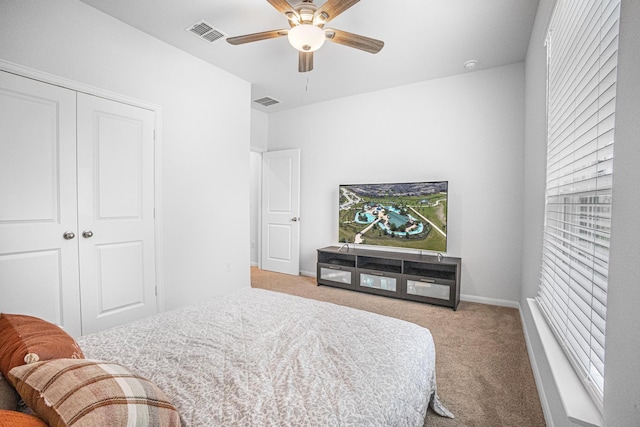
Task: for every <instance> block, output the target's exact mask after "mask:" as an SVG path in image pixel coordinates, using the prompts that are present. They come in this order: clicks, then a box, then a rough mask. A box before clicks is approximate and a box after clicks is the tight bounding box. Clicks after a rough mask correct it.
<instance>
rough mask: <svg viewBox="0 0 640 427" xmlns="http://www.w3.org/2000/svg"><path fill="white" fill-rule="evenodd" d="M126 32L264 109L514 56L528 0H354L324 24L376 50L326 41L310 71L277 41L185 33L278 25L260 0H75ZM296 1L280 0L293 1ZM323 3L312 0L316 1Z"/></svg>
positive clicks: (523, 46) (520, 56)
mask: <svg viewBox="0 0 640 427" xmlns="http://www.w3.org/2000/svg"><path fill="white" fill-rule="evenodd" d="M82 1H83V2H84V3H86V4H88V5H90V6H93V7H95V8H96V9H99V10H101V11H103V12H105V13H107V14H109V15H111V16H113V17H115V18H117V19H119V20H121V21H123V22H125V23H127V24H129V25H131V26H133V27H135V28H138V29H140V30H142V31H144V32H146V33H148V34H150V35H152V36H154V37H156V38H158V39H160V40H163V41H165V42H167V43H169V44H171V45H173V46H175V47H177V48H179V49H182V50H184V51H186V52H188V53H190V54H192V55H194V56H197V57H199V58H201V59H203V60H205V61H207V62H210V63H211V64H213V65H215V66H217V67H219V68H222V69H224V70H226V71H228V72H230V73H232V74H234V75H236V76H238V77H240V78H242V79H244V80H247V81H249V82H251V83H252V90H251V92H252V93H251V96H252V99H253V100H255V99H258V98H261V97H264V96H268V97H271V98H275V99H277V100H278V101H280V103H279V104H276V105H273V106H270V107H263V106H261V105H259V104H256V103H254V102H252V107H253V108H255V109H257V110H260V111H264V112H267V113H270V112H276V111H282V110H284V109H289V108H294V107H299V106H302V105H307V104H312V103H317V102H322V101H326V100H329V99H335V98H340V97H344V96H349V95H355V94H358V93H364V92H371V91H375V90H380V89H386V88H389V87H394V86H400V85H405V84H410V83H415V82H419V81H424V80H429V79H434V78H439V77H444V76H450V75H455V74H461V73H465V72H469V71H467V70H466V69H465V68H464V67H463V64H464V62H465V61H467V60H470V59H475V60H477V61H478V66H477V67H476V70H482V69H486V68H491V67H497V66H501V65H507V64H512V63H515V62H519V61H523V60H524V58H525V54H526V50H527V45H528V43H529V36H530V35H531V29H532V26H533V20H534V17H535V13H536V9H537V7H538V0H402V1H388V0H361V1H360V2H359V3H357V4H355V5H354V6H352V7H351V8H350V9H348V10H347V11H345V12H344V13H343V14H341V15H340V16H338V17H337V18H335V19H334V20H332V21H331V22H330V23H329V24H327V28H336V29H340V30H344V31H348V32H351V33H356V34H360V35H363V36H367V37H372V38H375V39H379V40H383V41H384V42H385V46H384V48H383V49H382V51H380V53H378V54H375V55H373V54H370V53H367V52H363V51H360V50H357V49H353V48H349V47H346V46H342V45H338V44H335V43H331V42H326V43H325V44H324V46H322V47H321V48H320V50H318V51H317V52H315V55H314V69H313V71H311V72H308V73H299V72H298V55H297V51H295V50H294V49H293V48H292V47H291V46H290V45H289V43H288V41H287V38H286V37H280V38H276V39H271V40H263V41H258V42H253V43H249V44H244V45H239V46H233V45H230V44H229V43H227V42H226V41H225V40H224V39H219V40H217V41H215V42H213V43H208V42H205V41H203V40H201V39H199V38H197V37H195V36H194V35H193V34H191V33H189V32H187V31H185V29H186V28H187V27H190V26H191V25H192V24H194V23H196V22H198V21H200V20H205V21H207V22H208V23H210V24H212V25H213V26H214V27H216V28H217V29H219V30H221V31H222V32H224V33H225V34H227V35H229V36H239V35H244V34H248V33H256V32H262V31H268V30H274V29H286V28H288V27H289V26H288V21H287V20H286V18H285V17H284V16H283V15H281V14H280V13H279V12H278V11H277V10H276V9H274V8H273V7H272V6H271V5H270V4H269V3H268V2H267V1H266V0H183V1H177V0H109V1H105V0H82ZM297 1H298V0H289V2H290V3H292V4H296V3H297ZM324 2H325V0H316V1H315V4H316V5H318V6H319V5H321V4H322V3H324Z"/></svg>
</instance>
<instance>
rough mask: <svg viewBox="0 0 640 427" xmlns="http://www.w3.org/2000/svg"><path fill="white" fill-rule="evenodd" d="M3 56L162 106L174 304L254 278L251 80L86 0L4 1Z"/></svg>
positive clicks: (167, 279) (169, 294)
mask: <svg viewBox="0 0 640 427" xmlns="http://www.w3.org/2000/svg"><path fill="white" fill-rule="evenodd" d="M0 58H2V59H4V60H7V61H11V62H14V63H17V64H20V65H24V66H27V67H31V68H34V69H37V70H41V71H45V72H48V73H51V74H54V75H57V76H60V77H64V78H68V79H71V80H74V81H77V82H80V83H84V84H88V85H92V86H95V87H97V88H101V89H104V90H109V91H112V92H116V93H119V94H123V95H126V96H130V97H133V98H138V99H141V100H144V101H147V102H150V103H154V104H157V105H160V106H161V107H162V109H163V120H162V165H161V167H162V194H161V196H162V206H161V208H162V210H161V213H162V225H163V229H162V233H163V238H164V239H163V242H162V247H163V250H164V253H163V258H162V267H163V278H164V297H165V298H164V299H165V301H166V307H167V308H172V307H176V306H181V305H185V304H188V303H190V302H193V301H200V300H202V299H203V298H207V297H210V296H212V295H215V294H219V293H222V292H225V291H228V290H231V289H235V288H238V287H245V286H249V280H250V279H249V250H248V245H247V242H248V241H249V230H248V228H247V227H242V226H240V227H229V226H228V224H220V223H219V222H216V220H217V219H219V218H221V217H229V215H230V210H231V212H233V218H234V219H233V221H234V223H237V224H248V222H249V159H248V156H249V141H250V139H249V138H250V135H249V129H250V85H249V83H247V82H245V81H242V80H240V79H238V78H237V77H234V76H232V75H230V74H228V73H226V72H224V71H222V70H220V69H218V68H216V67H213V66H212V65H210V64H207V63H205V62H203V61H201V60H198V59H195V58H194V57H192V56H190V55H187V54H185V53H184V52H181V51H179V50H177V49H176V48H174V47H171V46H169V45H167V44H165V43H162V42H160V41H158V40H157V39H154V38H152V37H150V36H148V35H146V34H144V33H142V32H140V31H138V30H135V29H133V28H131V27H129V26H127V25H125V24H123V23H122V22H120V21H118V20H116V19H113V18H111V17H109V16H107V15H105V14H103V13H101V12H99V11H97V10H95V9H93V8H91V7H89V6H87V5H85V4H84V3H81V2H79V1H76V0H56V1H55V2H53V1H47V0H21V1H3V2H0ZM227 264H230V265H231V271H230V272H227V271H226V270H227Z"/></svg>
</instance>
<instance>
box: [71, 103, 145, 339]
mask: <svg viewBox="0 0 640 427" xmlns="http://www.w3.org/2000/svg"><path fill="white" fill-rule="evenodd" d="M153 132H154V113H153V112H151V111H149V110H145V109H142V108H137V107H133V106H130V105H126V104H121V103H119V102H114V101H109V100H106V99H103V98H98V97H95V96H90V95H86V94H82V93H79V94H78V232H79V234H80V235H79V236H78V239H79V248H80V249H79V250H80V256H79V259H80V284H81V285H80V286H81V298H82V333H83V334H87V333H91V332H94V331H98V330H101V329H105V328H107V327H111V326H114V325H118V324H121V323H125V322H128V321H131V320H134V319H138V318H141V317H145V316H148V315H151V314H154V313H156V310H157V308H156V289H155V262H154V251H155V249H154V247H155V245H154V218H153V216H154V140H153V139H154V136H153Z"/></svg>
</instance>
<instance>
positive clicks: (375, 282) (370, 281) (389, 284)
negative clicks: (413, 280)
mask: <svg viewBox="0 0 640 427" xmlns="http://www.w3.org/2000/svg"><path fill="white" fill-rule="evenodd" d="M397 283H398V279H397V278H395V277H387V276H381V275H375V274H367V273H360V286H363V287H365V288H372V289H382V290H385V291H392V292H395V291H396V287H397Z"/></svg>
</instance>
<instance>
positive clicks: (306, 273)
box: [300, 270, 316, 277]
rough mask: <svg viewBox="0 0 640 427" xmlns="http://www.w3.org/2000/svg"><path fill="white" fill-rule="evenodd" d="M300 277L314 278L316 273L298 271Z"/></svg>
mask: <svg viewBox="0 0 640 427" xmlns="http://www.w3.org/2000/svg"><path fill="white" fill-rule="evenodd" d="M300 275H301V276H307V277H316V272H315V271H302V270H301V271H300Z"/></svg>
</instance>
